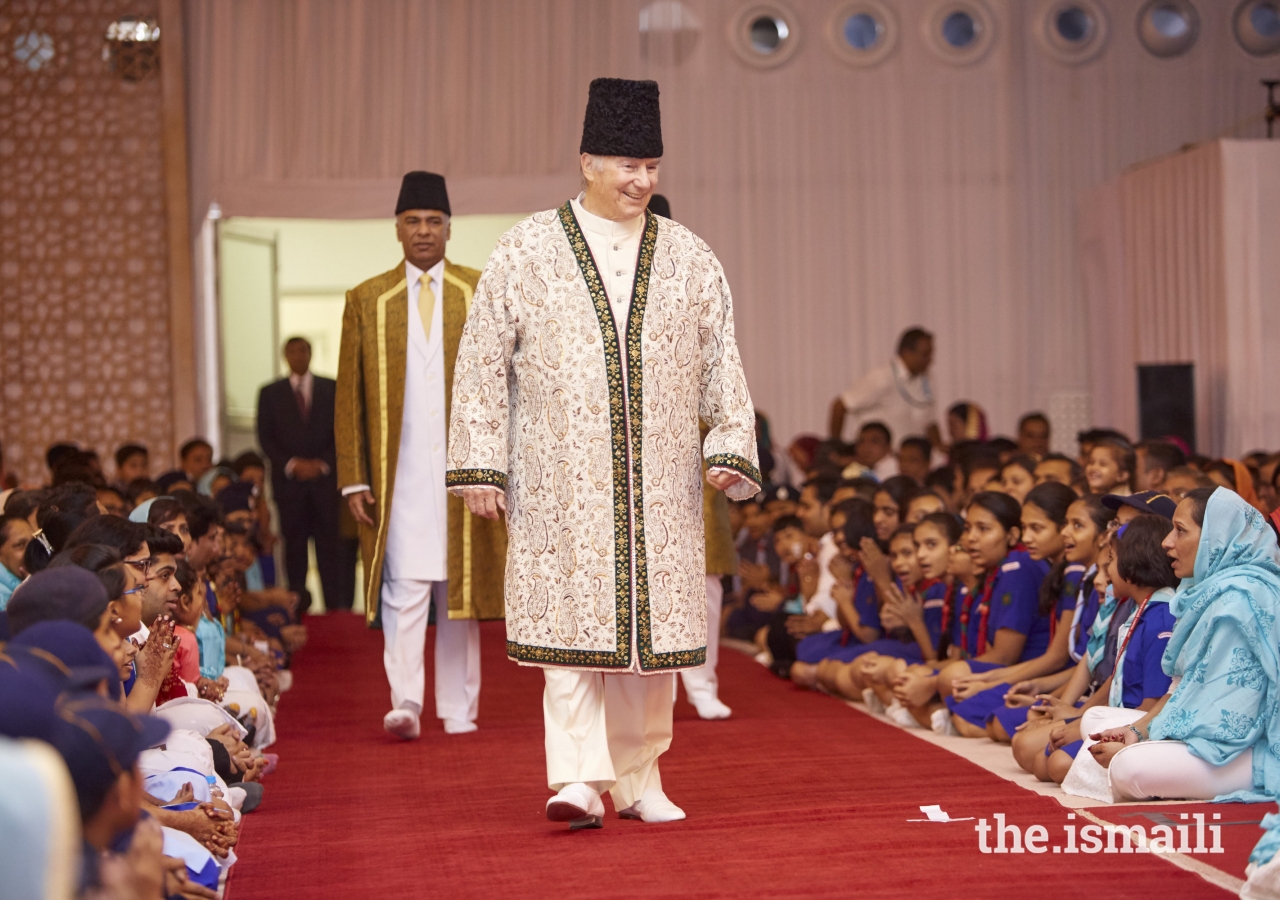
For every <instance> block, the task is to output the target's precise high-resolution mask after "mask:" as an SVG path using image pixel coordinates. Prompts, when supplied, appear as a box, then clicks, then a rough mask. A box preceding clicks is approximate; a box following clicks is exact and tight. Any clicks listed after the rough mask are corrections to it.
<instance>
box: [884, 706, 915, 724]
mask: <svg viewBox="0 0 1280 900" xmlns="http://www.w3.org/2000/svg"><path fill="white" fill-rule="evenodd" d="M884 714H885V715H886V716H888V717H889V719H890V720H891V721H892V722H893V723H894V724H895V725H901V726H902V727H903V728H919V727H920V723H919V722H917V721H916V717H915V716H913V715H911V710H909V709H907V708H906V707H905V706H903V705H902V704H901V703H897V702H895V703H893V704H891V705H890V706H887V707H885V711H884Z"/></svg>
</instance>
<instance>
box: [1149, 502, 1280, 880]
mask: <svg viewBox="0 0 1280 900" xmlns="http://www.w3.org/2000/svg"><path fill="white" fill-rule="evenodd" d="M1171 611H1172V612H1173V614H1174V615H1175V616H1176V617H1177V619H1178V622H1177V624H1176V625H1175V626H1174V629H1173V637H1172V638H1170V639H1169V644H1168V646H1167V647H1166V648H1165V651H1164V659H1163V660H1162V665H1163V667H1164V670H1165V673H1166V674H1169V675H1173V676H1180V677H1181V681H1180V682H1179V684H1178V688H1177V690H1175V691H1174V692H1173V696H1171V697H1170V698H1169V702H1168V703H1166V704H1165V707H1164V709H1163V710H1161V711H1160V714H1159V715H1157V716H1156V717H1155V719H1154V720H1153V721H1152V723H1151V728H1150V732H1151V738H1152V739H1153V740H1161V739H1172V740H1178V741H1185V742H1186V743H1187V745H1188V748H1189V749H1190V750H1191V752H1192V753H1193V754H1195V755H1196V756H1198V757H1200V758H1201V759H1203V760H1205V761H1206V762H1209V763H1212V764H1213V765H1215V766H1221V765H1225V764H1226V763H1228V762H1230V761H1231V760H1233V759H1235V758H1236V757H1237V756H1239V755H1240V754H1241V753H1243V752H1244V751H1245V750H1249V749H1252V750H1253V786H1254V789H1253V790H1252V791H1237V792H1235V793H1234V794H1224V795H1223V796H1221V797H1216V798H1214V799H1215V800H1218V801H1224V800H1241V801H1246V802H1261V801H1266V800H1275V799H1276V798H1278V797H1280V548H1278V547H1277V546H1276V537H1275V533H1274V532H1273V531H1272V530H1271V528H1270V527H1269V526H1268V525H1267V524H1266V522H1265V521H1264V520H1263V518H1262V516H1261V514H1259V512H1258V511H1257V510H1256V509H1254V508H1253V507H1252V506H1250V505H1249V504H1248V503H1246V502H1245V501H1244V500H1243V499H1241V497H1240V495H1239V494H1237V493H1235V492H1234V491H1229V490H1227V489H1226V488H1218V489H1217V490H1216V491H1214V492H1213V494H1212V495H1211V496H1210V497H1209V502H1208V503H1207V504H1206V505H1205V511H1204V524H1203V525H1202V526H1201V531H1200V546H1199V548H1198V549H1197V551H1196V562H1195V570H1194V572H1193V573H1192V576H1191V577H1190V578H1184V579H1183V580H1182V584H1181V585H1180V586H1179V587H1178V592H1177V594H1176V595H1175V596H1174V598H1173V602H1172V603H1171ZM1268 820H1271V821H1268ZM1278 826H1280V816H1267V818H1266V819H1264V821H1263V827H1264V828H1267V829H1268V831H1267V833H1266V834H1265V835H1264V836H1263V838H1262V840H1261V841H1259V843H1258V846H1257V847H1255V848H1254V851H1253V852H1254V856H1253V857H1252V858H1254V860H1255V861H1259V860H1258V859H1257V857H1258V855H1259V854H1263V855H1264V858H1263V859H1262V860H1261V861H1263V862H1265V861H1267V860H1270V859H1271V857H1272V856H1274V855H1275V852H1276V850H1277V849H1280V828H1278Z"/></svg>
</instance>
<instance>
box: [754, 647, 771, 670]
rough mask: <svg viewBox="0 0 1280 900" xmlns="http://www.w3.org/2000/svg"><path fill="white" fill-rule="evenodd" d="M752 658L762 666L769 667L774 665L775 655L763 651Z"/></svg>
mask: <svg viewBox="0 0 1280 900" xmlns="http://www.w3.org/2000/svg"><path fill="white" fill-rule="evenodd" d="M752 658H753V659H754V660H755V661H756V662H758V663H760V665H762V666H765V667H768V666H771V665H773V654H772V653H770V652H769V651H768V650H761V651H760V652H759V653H757V654H756V655H755V656H754V657H752Z"/></svg>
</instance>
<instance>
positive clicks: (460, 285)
mask: <svg viewBox="0 0 1280 900" xmlns="http://www.w3.org/2000/svg"><path fill="white" fill-rule="evenodd" d="M444 280H445V281H447V282H449V283H450V284H452V285H453V286H454V287H456V288H457V289H458V290H460V291H462V315H463V316H464V317H465V316H467V315H468V314H469V313H470V312H471V300H472V298H473V297H475V295H476V289H475V288H473V287H472V286H471V285H469V284H467V283H466V282H465V281H463V280H462V279H461V278H459V277H458V276H457V275H454V274H453V273H452V272H450V271H449V267H448V266H447V265H446V266H445V269H444Z"/></svg>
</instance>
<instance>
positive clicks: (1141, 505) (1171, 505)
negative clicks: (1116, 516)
mask: <svg viewBox="0 0 1280 900" xmlns="http://www.w3.org/2000/svg"><path fill="white" fill-rule="evenodd" d="M1102 505H1103V506H1105V507H1106V508H1107V509H1110V510H1118V509H1119V508H1120V507H1122V506H1132V507H1133V508H1134V509H1136V510H1138V511H1139V512H1144V513H1148V514H1149V515H1153V516H1163V517H1164V518H1166V519H1169V520H1170V521H1172V520H1173V512H1174V510H1176V509H1177V508H1178V501H1177V500H1174V499H1173V498H1172V497H1170V496H1169V495H1168V494H1162V493H1160V492H1159V491H1138V493H1136V494H1129V495H1128V496H1127V497H1122V496H1120V495H1119V494H1107V495H1106V496H1105V497H1103V498H1102Z"/></svg>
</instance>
